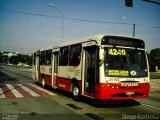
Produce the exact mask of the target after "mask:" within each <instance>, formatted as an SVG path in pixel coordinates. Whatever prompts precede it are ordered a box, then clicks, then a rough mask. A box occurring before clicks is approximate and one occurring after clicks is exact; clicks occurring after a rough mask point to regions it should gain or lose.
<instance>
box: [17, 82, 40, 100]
mask: <svg viewBox="0 0 160 120" xmlns="http://www.w3.org/2000/svg"><path fill="white" fill-rule="evenodd" d="M17 85H18V86H20V87H21V88H22V89H24V90H25V91H26V92H28V93H29V94H31V95H32V96H34V97H39V96H40V95H39V94H37V93H36V92H34V91H32V90H30V89H29V88H27V87H26V86H24V85H22V84H17Z"/></svg>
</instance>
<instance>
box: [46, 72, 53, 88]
mask: <svg viewBox="0 0 160 120" xmlns="http://www.w3.org/2000/svg"><path fill="white" fill-rule="evenodd" d="M45 82H46V85H48V86H52V77H51V75H45Z"/></svg>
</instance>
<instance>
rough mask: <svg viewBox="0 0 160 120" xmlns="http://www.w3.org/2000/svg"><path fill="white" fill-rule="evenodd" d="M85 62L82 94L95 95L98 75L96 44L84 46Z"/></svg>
mask: <svg viewBox="0 0 160 120" xmlns="http://www.w3.org/2000/svg"><path fill="white" fill-rule="evenodd" d="M84 51H85V60H84V61H85V62H84V64H83V65H84V66H83V67H84V69H83V70H84V95H87V96H91V97H94V95H95V83H96V81H97V75H98V68H97V67H98V66H97V61H98V57H97V54H98V52H97V51H98V49H97V47H96V46H90V47H86V48H84Z"/></svg>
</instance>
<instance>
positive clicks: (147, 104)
mask: <svg viewBox="0 0 160 120" xmlns="http://www.w3.org/2000/svg"><path fill="white" fill-rule="evenodd" d="M141 105H143V106H147V107H151V108H155V109H159V110H160V107H156V106H152V105H148V104H144V103H142V104H141Z"/></svg>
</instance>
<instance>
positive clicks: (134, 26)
mask: <svg viewBox="0 0 160 120" xmlns="http://www.w3.org/2000/svg"><path fill="white" fill-rule="evenodd" d="M135 30H136V24H133V37H135Z"/></svg>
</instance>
